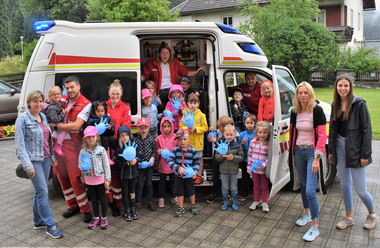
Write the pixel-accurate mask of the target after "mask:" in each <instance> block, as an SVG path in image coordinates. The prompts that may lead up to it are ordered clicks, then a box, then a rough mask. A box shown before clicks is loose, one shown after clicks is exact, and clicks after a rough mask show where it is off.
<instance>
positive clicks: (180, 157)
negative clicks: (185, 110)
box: [168, 129, 200, 217]
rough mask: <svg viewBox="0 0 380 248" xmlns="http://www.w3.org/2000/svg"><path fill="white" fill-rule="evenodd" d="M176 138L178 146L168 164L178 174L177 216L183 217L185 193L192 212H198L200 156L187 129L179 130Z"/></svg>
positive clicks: (176, 190)
mask: <svg viewBox="0 0 380 248" xmlns="http://www.w3.org/2000/svg"><path fill="white" fill-rule="evenodd" d="M176 140H177V142H178V146H176V147H174V149H173V151H172V153H171V154H170V157H169V158H168V165H169V167H170V168H171V169H172V170H173V171H174V172H175V174H176V176H177V177H176V182H175V187H176V188H175V193H176V195H177V197H178V205H179V207H178V209H177V212H176V213H175V216H176V217H181V216H182V215H183V214H184V213H185V208H184V207H183V200H184V197H185V193H187V195H188V196H189V197H190V202H191V206H192V207H191V212H192V214H193V215H196V214H198V208H197V206H196V205H195V187H194V179H195V177H196V175H197V174H198V171H199V163H200V162H199V158H198V155H197V152H196V150H195V149H194V147H192V146H190V145H189V141H190V136H189V131H188V130H187V129H180V130H178V132H177V133H176ZM188 167H191V168H192V170H189V169H187V168H188ZM190 171H191V172H190Z"/></svg>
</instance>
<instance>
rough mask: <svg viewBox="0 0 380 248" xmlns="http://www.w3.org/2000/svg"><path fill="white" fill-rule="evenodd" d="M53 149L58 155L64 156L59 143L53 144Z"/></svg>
mask: <svg viewBox="0 0 380 248" xmlns="http://www.w3.org/2000/svg"><path fill="white" fill-rule="evenodd" d="M54 151H55V152H56V153H57V154H58V155H59V156H64V155H63V151H62V145H60V144H55V146H54Z"/></svg>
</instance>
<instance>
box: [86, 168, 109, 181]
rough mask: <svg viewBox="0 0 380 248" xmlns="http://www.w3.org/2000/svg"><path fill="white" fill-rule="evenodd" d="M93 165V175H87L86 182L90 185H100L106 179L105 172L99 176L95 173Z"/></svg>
mask: <svg viewBox="0 0 380 248" xmlns="http://www.w3.org/2000/svg"><path fill="white" fill-rule="evenodd" d="M91 166H92V170H91V174H92V177H87V176H84V182H85V183H86V184H88V185H99V184H103V183H104V181H105V179H104V178H105V174H103V175H101V176H97V175H95V170H94V166H93V165H91Z"/></svg>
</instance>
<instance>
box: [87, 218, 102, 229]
mask: <svg viewBox="0 0 380 248" xmlns="http://www.w3.org/2000/svg"><path fill="white" fill-rule="evenodd" d="M98 224H99V217H94V218H93V219H92V221H91V222H90V224H88V229H94V228H95V227H96V226H97V225H98Z"/></svg>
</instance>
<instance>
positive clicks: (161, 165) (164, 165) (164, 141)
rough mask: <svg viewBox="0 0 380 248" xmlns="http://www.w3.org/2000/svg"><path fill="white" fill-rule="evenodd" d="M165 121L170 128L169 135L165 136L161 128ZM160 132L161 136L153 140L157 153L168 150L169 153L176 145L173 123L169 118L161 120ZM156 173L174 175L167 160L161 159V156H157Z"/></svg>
mask: <svg viewBox="0 0 380 248" xmlns="http://www.w3.org/2000/svg"><path fill="white" fill-rule="evenodd" d="M165 121H169V122H170V125H171V126H172V130H171V131H170V133H169V134H166V133H165V132H164V130H163V128H162V126H163V124H164V122H165ZM160 131H161V134H160V135H159V136H158V137H157V138H156V139H155V141H156V145H157V151H158V150H162V149H168V150H169V151H170V152H172V151H173V149H174V147H176V146H177V145H178V142H177V140H176V139H175V137H176V135H175V133H174V128H173V122H172V120H171V119H170V117H164V118H162V120H161V123H160ZM157 154H158V153H157ZM158 172H159V173H163V174H171V173H174V171H173V170H172V169H170V167H169V165H168V161H167V159H165V158H163V157H161V155H158Z"/></svg>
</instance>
